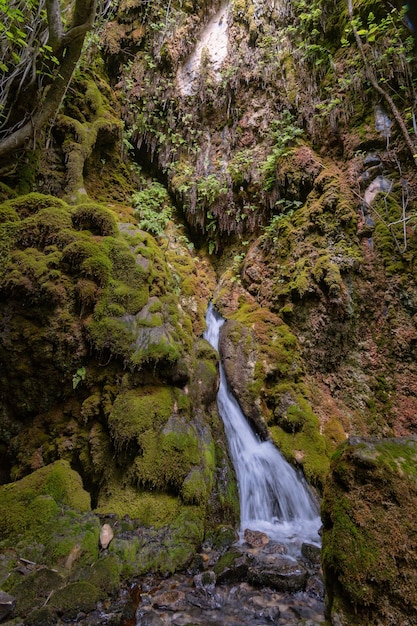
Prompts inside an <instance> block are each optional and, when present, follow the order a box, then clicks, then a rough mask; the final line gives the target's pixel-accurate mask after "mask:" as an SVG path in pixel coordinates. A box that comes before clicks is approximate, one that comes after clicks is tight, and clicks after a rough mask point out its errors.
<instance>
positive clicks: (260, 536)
mask: <svg viewBox="0 0 417 626" xmlns="http://www.w3.org/2000/svg"><path fill="white" fill-rule="evenodd" d="M243 538H244V539H245V541H246V543H248V544H249V545H250V546H251V548H263V547H264V546H266V545H267V544H268V543H269V537H268V535H267V534H266V533H262V532H260V531H259V530H250V529H249V528H247V529H246V530H245V532H244V533H243Z"/></svg>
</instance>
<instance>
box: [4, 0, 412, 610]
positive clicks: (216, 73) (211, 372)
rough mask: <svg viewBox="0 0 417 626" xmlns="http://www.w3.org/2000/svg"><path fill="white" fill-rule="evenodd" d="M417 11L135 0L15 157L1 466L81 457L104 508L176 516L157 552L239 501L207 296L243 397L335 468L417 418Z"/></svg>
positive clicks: (278, 438)
mask: <svg viewBox="0 0 417 626" xmlns="http://www.w3.org/2000/svg"><path fill="white" fill-rule="evenodd" d="M403 18H404V15H403V14H401V12H399V11H397V10H395V9H393V8H392V6H391V5H389V4H388V3H386V2H384V1H382V0H374V1H372V2H361V1H359V0H355V1H354V2H352V3H350V2H346V3H345V2H342V1H335V2H331V3H330V2H323V1H320V0H315V1H314V2H312V3H306V2H305V1H304V0H293V1H291V2H289V1H287V0H271V1H270V2H265V3H261V2H257V1H255V0H234V1H230V2H220V1H218V2H215V1H210V2H209V1H204V2H197V1H191V0H190V1H184V0H181V1H176V0H173V1H172V2H170V3H168V5H166V3H158V2H143V1H142V0H120V2H117V3H114V7H113V9H112V12H111V16H110V19H109V20H108V21H107V22H106V23H105V24H104V25H103V26H102V27H101V28H100V30H98V31H97V33H96V36H95V37H94V38H92V40H91V41H90V44H89V47H88V49H87V51H86V56H85V59H84V63H83V64H82V65H81V66H80V68H79V70H78V71H77V74H76V76H75V77H74V81H73V83H72V86H71V89H70V90H69V91H68V94H67V96H66V99H65V101H64V103H63V107H62V108H61V111H60V114H59V115H58V117H57V119H56V122H55V124H54V125H53V127H52V129H51V132H50V134H49V135H48V140H47V141H48V144H47V145H48V147H49V148H48V150H45V149H44V144H43V145H42V146H40V147H39V149H38V150H37V151H31V152H25V155H24V156H23V157H19V156H18V155H17V156H16V159H17V165H18V167H16V168H15V167H13V168H10V167H9V166H7V167H5V168H4V169H2V171H4V172H5V176H4V183H2V186H1V189H0V192H1V200H2V202H3V204H1V206H0V214H1V221H2V224H1V232H2V236H1V243H0V246H1V249H2V259H4V262H3V265H2V268H1V273H0V316H1V327H0V336H1V345H0V360H1V366H2V369H1V372H0V376H1V383H2V398H1V401H2V406H1V417H0V446H1V449H2V452H3V454H2V461H1V467H0V469H1V475H2V480H3V482H5V483H6V482H9V481H11V480H17V479H22V478H23V477H25V476H26V475H27V474H30V473H31V472H34V471H36V470H39V469H41V468H43V467H45V466H47V465H49V464H51V463H53V462H55V461H57V460H59V459H64V460H67V461H68V462H70V464H71V466H72V468H73V469H75V470H77V472H79V474H80V475H81V476H82V478H83V481H84V486H85V487H86V488H87V489H88V491H89V492H90V494H91V497H92V505H93V508H94V510H95V511H96V512H97V514H101V515H104V514H115V515H118V516H119V518H122V517H123V516H124V515H128V516H129V517H130V518H132V519H135V520H138V519H139V520H140V524H142V525H145V526H146V527H147V528H149V527H151V528H152V529H154V530H155V529H156V531H158V532H159V530H160V529H167V528H168V530H167V531H165V530H163V532H164V533H165V532H167V533H168V535H169V539H166V541H167V542H168V544H169V546H170V550H171V552H172V553H171V554H170V556H169V558H168V559H166V560H165V561H164V559H163V557H161V556H160V555H159V556H155V555H154V554H153V553H152V554H148V555H147V556H146V558H144V561H143V563H144V565H143V567H144V568H145V569H146V567H148V566H149V567H151V566H152V567H155V568H160V569H161V570H163V571H171V570H173V569H175V568H176V567H180V566H181V565H183V564H184V563H185V562H187V559H189V557H190V554H192V553H193V550H194V549H195V546H196V545H198V544H199V543H200V542H201V541H202V538H203V536H204V533H205V532H206V531H207V530H208V529H212V528H214V527H215V526H216V525H217V524H219V523H232V524H233V523H234V521H235V520H236V486H235V485H234V479H233V472H232V471H231V468H230V464H229V461H228V458H227V453H226V452H225V451H224V449H225V443H224V437H223V432H222V426H221V423H220V421H219V418H218V415H217V411H216V408H215V403H214V399H215V389H216V356H215V354H214V353H213V351H212V350H211V349H210V348H209V346H208V345H207V344H206V343H205V342H204V341H203V340H202V339H201V335H202V331H203V328H204V311H205V308H206V306H207V303H208V301H209V300H210V299H213V300H214V303H215V305H216V306H217V307H218V309H219V310H220V311H221V312H222V314H223V315H224V317H226V318H227V320H228V321H227V323H226V324H225V326H224V329H223V331H222V338H221V350H222V356H223V359H224V362H225V369H226V372H227V375H228V378H229V380H230V382H231V385H232V387H233V389H234V391H235V393H236V395H237V396H238V397H239V401H240V403H241V405H242V407H243V408H244V409H245V411H246V413H247V414H248V416H249V417H250V418H251V419H252V420H253V422H254V423H255V424H256V425H257V428H258V430H259V432H260V433H261V434H262V435H263V436H264V437H270V438H272V439H273V441H275V442H276V443H277V444H278V445H279V447H280V448H281V449H282V451H283V452H284V454H285V455H286V457H287V458H288V459H289V460H290V461H292V462H293V463H294V464H296V465H297V466H299V467H301V468H302V469H303V471H304V473H305V475H306V477H307V479H308V480H309V482H310V483H311V484H312V485H314V486H315V487H316V489H317V492H318V493H319V492H321V491H322V489H323V486H324V484H325V483H326V480H327V477H328V474H329V466H330V457H331V456H332V454H333V452H334V451H335V450H336V448H337V446H338V445H339V444H340V443H341V442H343V441H344V440H345V439H346V437H347V436H351V435H360V436H374V437H377V438H383V437H392V436H395V437H406V436H409V435H413V434H414V433H415V431H416V428H417V422H416V396H417V366H416V358H415V357H416V338H417V334H416V327H415V316H416V314H417V290H416V284H415V279H414V258H415V249H416V243H417V241H416V236H415V230H414V220H415V209H414V204H415V201H416V194H417V180H416V174H415V162H414V153H415V152H417V150H416V151H414V149H411V148H413V142H414V138H413V119H414V109H413V107H414V105H415V102H414V77H415V71H416V69H415V61H414V59H415V43H414V39H413V38H412V36H411V35H410V32H409V30H408V29H407V27H406V25H405V22H404V19H403ZM19 159H20V160H19ZM28 192H30V193H28ZM398 445H402V444H401V443H399V444H398ZM381 471H382V469H381ZM352 480H353V479H352ZM352 485H353V483H352ZM349 491H354V489H353V486H352V487H349ZM58 501H59V499H58ZM326 507H327V508H326V510H327V509H328V508H329V507H330V508H331V506H330V505H326ZM182 527H184V528H185V530H184V533H183V535H182V534H181V532H180V531H179V530H178V529H179V528H182ZM130 530H131V529H130ZM132 532H133V531H132ZM152 532H153V531H152ZM161 532H162V531H161ZM168 535H167V536H168ZM164 537H166V535H164ZM190 537H191V539H190ZM177 544H178V545H179V546H180V547H181V549H179V550H176V547H175V546H177ZM334 545H335V544H332V543H329V544H328V548H327V551H328V554H330V553H331V551H332V550H333V547H334ZM332 546H333V547H332ZM140 549H141V550H142V549H143V546H141V548H140ZM135 550H136V548H135ZM137 550H139V548H137ZM135 554H136V553H135ZM124 558H126V554H124V556H123V557H120V559H121V562H122V561H123V559H124ZM327 558H328V561H327V562H328V563H332V560H331V559H332V557H331V556H328V557H327ZM335 558H336V557H335ZM147 559H148V560H147ZM132 561H134V559H132ZM129 562H130V561H129ZM164 568H165V569H164ZM135 571H137V570H135ZM329 571H330V570H329ZM344 575H345V574H342V573H340V577H343V576H344ZM341 589H342V586H338V587H337V588H336V587H335V588H334V589H333V588H332V591H331V593H332V594H333V595H334V597H336V595H337V594H338V593H343V591H340V590H341ZM332 597H333V596H332ZM350 601H351V600H349V602H350ZM358 606H359V604H358Z"/></svg>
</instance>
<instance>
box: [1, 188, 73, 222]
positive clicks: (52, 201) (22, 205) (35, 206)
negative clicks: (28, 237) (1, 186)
mask: <svg viewBox="0 0 417 626" xmlns="http://www.w3.org/2000/svg"><path fill="white" fill-rule="evenodd" d="M4 204H5V205H6V206H8V207H10V208H12V209H14V210H15V211H16V213H17V214H18V216H19V217H20V219H25V218H26V217H29V216H30V215H34V214H35V213H37V212H38V211H40V210H41V209H45V208H48V207H50V208H56V209H58V210H59V209H64V208H65V207H66V204H65V202H64V201H63V200H60V199H59V198H56V197H55V196H47V195H43V194H41V193H35V192H34V193H28V194H26V195H23V196H18V197H17V198H13V199H11V200H8V201H7V202H5V203H4Z"/></svg>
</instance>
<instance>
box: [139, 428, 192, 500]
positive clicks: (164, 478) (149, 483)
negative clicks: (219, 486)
mask: <svg viewBox="0 0 417 626" xmlns="http://www.w3.org/2000/svg"><path fill="white" fill-rule="evenodd" d="M178 426H179V427H178ZM178 426H175V427H174V428H175V430H170V431H168V432H165V431H164V432H162V433H158V432H155V430H153V429H149V430H147V431H145V432H143V433H142V434H141V435H140V436H139V437H138V441H139V445H140V448H141V450H142V455H141V456H140V457H137V458H136V460H135V462H134V466H133V470H132V472H133V477H134V480H136V481H137V482H138V484H139V485H141V486H143V487H146V488H148V489H149V488H150V489H160V490H174V493H178V492H179V490H180V489H181V486H182V484H183V482H184V480H185V478H186V477H187V475H188V473H189V472H190V470H191V468H192V467H193V465H197V464H198V463H199V462H200V451H199V446H198V439H197V437H196V435H195V434H194V432H192V431H191V430H190V429H189V428H184V427H182V426H181V425H178Z"/></svg>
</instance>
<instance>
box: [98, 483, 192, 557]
mask: <svg viewBox="0 0 417 626" xmlns="http://www.w3.org/2000/svg"><path fill="white" fill-rule="evenodd" d="M179 509H180V503H179V500H178V498H177V497H175V496H172V495H168V494H166V493H155V492H154V493H150V492H146V491H142V490H140V489H136V488H135V487H133V486H128V485H126V486H123V485H120V484H118V483H109V484H108V486H107V489H106V491H103V492H102V493H101V494H100V497H99V501H98V505H97V512H98V513H103V514H107V513H115V514H116V515H118V517H120V518H122V517H123V516H124V515H128V516H129V517H130V518H131V519H138V520H140V522H141V523H142V524H144V525H145V526H154V527H155V528H160V527H162V526H165V525H168V524H171V523H172V522H173V520H174V519H175V518H176V517H177V515H178V513H179ZM110 545H112V544H110Z"/></svg>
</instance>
